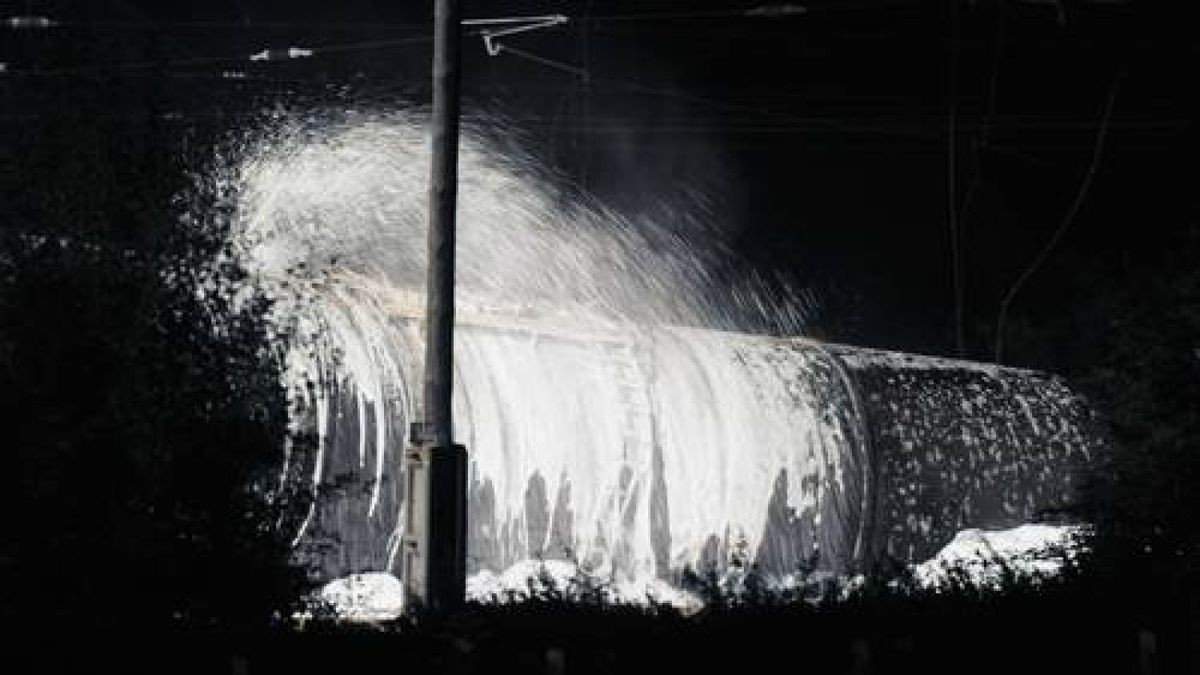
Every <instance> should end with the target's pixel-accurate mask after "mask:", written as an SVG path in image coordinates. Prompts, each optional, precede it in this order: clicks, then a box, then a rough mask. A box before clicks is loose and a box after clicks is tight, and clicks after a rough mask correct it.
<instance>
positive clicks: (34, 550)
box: [0, 79, 303, 630]
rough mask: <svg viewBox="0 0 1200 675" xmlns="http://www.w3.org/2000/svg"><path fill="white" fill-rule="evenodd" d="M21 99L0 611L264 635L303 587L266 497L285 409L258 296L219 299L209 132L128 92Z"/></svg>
mask: <svg viewBox="0 0 1200 675" xmlns="http://www.w3.org/2000/svg"><path fill="white" fill-rule="evenodd" d="M22 94H23V95H24V97H25V98H24V99H23V100H21V101H19V102H18V103H20V104H22V105H20V107H18V108H17V109H18V110H22V109H24V110H28V111H30V112H31V113H36V114H30V115H28V116H24V117H21V118H20V119H19V121H15V120H9V121H7V122H6V123H5V124H4V126H3V129H2V130H0V133H2V134H3V141H2V144H0V147H2V148H3V155H0V228H2V229H0V399H2V403H0V410H2V411H3V413H2V415H3V422H2V424H0V426H2V427H3V429H4V438H5V440H4V455H3V456H4V464H5V466H7V467H8V468H7V470H6V471H5V478H4V488H3V490H0V495H2V496H0V499H2V500H3V503H2V504H0V514H2V515H0V517H2V518H3V525H2V527H0V532H2V533H3V534H2V535H0V578H2V579H3V580H4V581H3V583H2V584H0V618H2V619H3V620H4V622H5V623H6V624H10V625H13V624H17V625H22V626H25V627H53V628H51V629H52V630H58V628H57V626H60V625H72V626H95V627H96V629H97V630H108V629H111V628H113V627H117V626H119V627H121V629H122V630H136V629H135V628H134V627H136V626H143V625H150V626H180V627H190V628H205V629H207V627H209V626H220V627H221V628H222V629H230V628H232V629H237V630H251V629H253V628H255V627H256V626H265V625H267V623H268V622H269V621H270V619H271V616H272V614H273V613H274V612H277V611H278V612H284V611H286V609H287V606H288V605H289V604H290V603H291V602H293V601H294V600H293V599H294V598H295V597H296V593H297V592H298V590H299V586H298V584H299V583H300V582H302V581H303V576H302V575H300V574H299V573H298V572H295V571H293V570H291V569H290V568H289V567H288V566H287V557H286V551H287V548H286V546H287V543H288V542H287V537H288V536H289V534H290V532H292V531H293V530H294V523H293V520H294V518H295V515H296V513H297V511H298V509H299V507H300V506H301V505H300V504H297V503H296V500H295V499H293V498H292V497H293V496H292V495H287V494H278V493H276V492H274V491H273V490H274V486H275V485H276V481H277V479H278V476H277V472H278V466H279V457H280V452H281V448H282V447H283V446H282V443H283V440H284V437H285V434H286V433H287V429H286V423H287V409H286V401H285V398H284V392H283V390H282V387H281V384H280V364H279V362H278V355H277V353H276V352H275V350H273V349H272V347H271V345H272V337H271V336H270V335H269V328H268V326H267V324H266V322H265V318H264V312H265V310H266V304H265V300H264V299H263V298H261V297H256V296H254V295H253V294H251V295H250V296H249V297H248V298H246V299H245V301H244V302H240V303H235V302H234V299H233V296H232V294H231V290H232V289H233V288H235V287H236V286H238V285H239V283H240V282H241V281H243V280H244V273H243V272H242V271H241V270H239V269H238V268H237V266H236V265H234V264H233V263H231V262H218V261H220V260H221V259H222V254H223V253H224V252H225V251H224V249H225V247H226V243H225V242H226V233H227V228H228V225H229V217H230V203H229V198H230V195H229V194H228V190H227V188H226V187H225V186H224V185H223V184H222V183H221V180H220V177H221V175H220V172H219V169H220V166H219V164H218V163H217V162H216V160H215V158H213V157H212V153H213V147H214V146H216V145H218V141H219V139H217V138H207V139H204V138H198V137H197V136H196V134H195V133H182V132H181V131H180V129H179V128H178V127H177V126H172V125H171V123H170V122H169V121H165V120H164V119H163V116H162V114H161V113H162V111H161V109H159V108H158V107H157V106H156V105H155V102H154V101H153V100H152V97H153V92H152V91H148V90H140V89H137V88H136V87H135V86H134V85H132V84H130V82H129V81H121V80H116V79H109V80H103V79H100V80H87V79H81V80H72V81H69V82H57V81H50V82H49V83H48V84H45V85H43V86H29V87H24V88H23V90H22ZM143 97H145V98H143ZM129 101H134V102H136V104H135V105H132V106H131V105H130V104H129V103H128V102H129ZM131 108H132V111H131ZM134 111H136V112H134Z"/></svg>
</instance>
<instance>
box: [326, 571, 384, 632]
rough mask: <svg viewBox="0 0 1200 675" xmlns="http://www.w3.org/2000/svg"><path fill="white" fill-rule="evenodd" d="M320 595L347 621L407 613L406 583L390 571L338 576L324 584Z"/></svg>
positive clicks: (376, 619)
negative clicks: (405, 603)
mask: <svg viewBox="0 0 1200 675" xmlns="http://www.w3.org/2000/svg"><path fill="white" fill-rule="evenodd" d="M319 597H320V599H321V600H323V601H325V602H327V603H329V605H330V606H332V607H333V610H334V613H336V614H337V617H338V618H339V619H341V620H343V621H354V622H370V621H388V620H390V619H395V618H396V617H398V616H400V615H401V614H403V613H404V585H403V584H402V583H401V582H400V580H399V579H397V578H396V577H394V576H392V575H391V574H388V573H387V572H366V573H363V574H351V575H350V576H348V577H344V578H342V579H335V580H333V581H331V582H329V583H327V584H325V586H324V587H323V588H321V591H320V593H319Z"/></svg>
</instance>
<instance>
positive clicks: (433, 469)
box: [403, 0, 467, 612]
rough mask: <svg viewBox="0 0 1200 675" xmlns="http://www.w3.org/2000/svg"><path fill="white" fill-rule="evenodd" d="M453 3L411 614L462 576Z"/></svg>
mask: <svg viewBox="0 0 1200 675" xmlns="http://www.w3.org/2000/svg"><path fill="white" fill-rule="evenodd" d="M459 30H460V28H459V14H458V0H436V4H435V10H434V33H433V37H434V47H433V118H432V119H431V120H430V129H431V133H432V155H433V158H432V168H431V172H430V177H429V235H428V236H429V241H428V244H429V263H428V265H429V269H428V279H427V285H426V297H425V376H424V377H425V383H424V384H425V398H424V403H423V406H424V409H423V416H422V424H419V425H417V429H415V430H414V431H415V432H416V433H414V434H413V438H412V439H411V440H412V446H411V447H410V448H409V450H408V452H407V453H405V469H406V472H407V475H408V489H407V491H406V499H407V509H406V511H407V516H408V517H407V522H406V523H405V530H406V533H405V548H404V558H403V560H404V562H403V565H404V572H403V576H404V583H405V589H406V599H407V602H408V603H409V604H408V607H409V608H410V610H411V611H413V612H421V611H432V612H447V611H453V610H454V609H456V608H457V607H459V606H461V605H462V602H463V599H464V595H465V593H466V570H467V544H466V530H467V498H466V494H467V492H466V490H467V451H466V448H464V447H463V446H461V445H455V444H454V440H453V438H452V435H451V428H452V427H451V423H452V419H451V408H450V405H451V394H452V387H453V383H454V220H455V218H454V216H455V202H456V197H457V193H458V117H459V101H458V85H459V71H458V67H459V37H460V34H459Z"/></svg>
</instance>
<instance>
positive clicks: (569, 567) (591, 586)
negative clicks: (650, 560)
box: [467, 560, 703, 612]
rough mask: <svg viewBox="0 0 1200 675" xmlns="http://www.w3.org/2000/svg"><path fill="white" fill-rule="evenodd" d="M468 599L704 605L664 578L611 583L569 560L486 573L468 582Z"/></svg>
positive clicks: (680, 606)
mask: <svg viewBox="0 0 1200 675" xmlns="http://www.w3.org/2000/svg"><path fill="white" fill-rule="evenodd" d="M467 598H468V599H469V600H473V601H475V602H485V603H508V602H522V601H525V600H530V599H537V598H543V599H562V600H567V601H575V602H580V601H595V600H598V601H600V602H603V603H605V604H613V605H655V604H665V605H671V606H673V607H676V608H677V609H680V610H683V611H685V612H686V611H688V610H697V609H699V608H700V607H701V606H702V605H703V603H702V601H701V600H700V599H699V598H698V597H696V596H695V595H694V594H692V593H689V592H687V591H685V590H682V589H679V588H676V587H674V586H672V585H671V584H669V583H667V582H666V581H663V580H662V579H656V578H646V579H638V580H636V581H623V582H608V581H606V580H603V579H598V578H595V577H592V576H589V575H588V574H587V573H586V572H585V571H582V570H580V569H579V568H578V567H577V566H576V565H575V563H572V562H569V561H565V560H545V561H539V560H524V561H522V562H519V563H516V564H515V565H512V566H511V567H509V568H508V569H506V570H504V571H503V572H501V573H499V574H497V573H495V572H491V571H487V570H485V571H482V572H479V573H477V574H475V575H473V576H471V577H470V578H469V579H467Z"/></svg>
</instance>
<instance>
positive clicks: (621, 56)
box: [0, 0, 1200, 350]
mask: <svg viewBox="0 0 1200 675" xmlns="http://www.w3.org/2000/svg"><path fill="white" fill-rule="evenodd" d="M759 4H761V3H756V2H743V1H742V0H725V1H724V2H716V1H707V2H696V1H692V2H682V1H679V0H676V1H674V2H668V1H666V0H641V1H638V2H633V1H627V0H617V1H610V2H600V1H597V2H482V1H479V0H476V1H473V2H472V1H468V2H465V3H464V7H465V11H464V14H465V15H466V16H468V17H485V16H503V15H519V14H527V13H545V12H556V13H563V14H566V15H568V16H570V17H571V18H572V20H573V21H572V23H571V24H570V25H568V26H566V27H563V28H559V29H555V30H551V31H546V32H544V33H539V34H535V35H529V36H525V37H521V38H517V39H514V40H513V41H512V42H511V44H513V45H514V46H519V47H520V48H522V49H525V50H528V51H529V52H532V53H536V54H537V55H539V56H541V57H544V58H549V59H553V60H555V61H559V62H563V63H569V64H573V65H575V66H579V67H584V68H586V69H587V70H588V71H589V72H590V73H591V79H590V81H589V82H588V83H587V84H586V85H585V84H584V83H583V81H582V80H580V79H579V78H577V77H574V76H572V75H570V74H568V73H565V72H560V71H557V70H554V69H552V68H548V67H545V66H543V65H539V64H535V63H531V62H529V61H524V60H521V59H519V58H516V57H514V56H511V55H509V56H501V57H499V58H493V59H489V58H488V57H487V56H486V55H485V54H484V53H483V50H482V46H481V45H480V44H479V43H478V40H468V41H466V42H465V43H464V47H465V52H464V53H465V55H466V60H465V71H466V72H465V79H464V95H465V97H466V99H467V101H468V103H469V109H470V110H474V111H489V112H499V113H502V114H504V115H506V116H508V117H510V118H511V119H513V120H514V121H515V122H516V123H517V125H518V126H519V127H521V128H523V129H524V130H525V131H526V132H527V134H528V138H529V139H530V141H531V142H532V143H533V144H534V145H535V146H536V149H537V151H538V152H539V153H540V154H542V155H543V156H544V157H545V158H546V159H547V161H549V162H552V163H554V164H555V165H556V166H557V167H558V168H560V169H561V170H562V171H564V172H565V173H566V174H567V175H568V176H569V177H570V178H571V179H572V180H575V181H577V182H579V183H582V184H584V185H586V187H587V188H588V189H590V190H593V191H595V192H596V193H598V194H599V195H601V196H602V197H604V198H606V199H608V200H610V201H612V202H614V203H616V204H618V205H619V206H626V207H634V208H636V207H637V205H639V204H641V203H644V202H646V201H647V200H648V199H651V198H661V199H667V200H671V199H686V194H687V189H688V188H689V186H699V187H700V188H701V189H703V190H705V191H707V192H709V193H711V194H712V195H713V196H714V197H715V198H716V199H717V203H718V204H719V214H720V217H721V218H722V220H724V221H726V222H728V223H731V224H732V226H733V227H736V228H737V232H738V233H739V234H738V241H739V245H740V246H741V247H742V249H743V250H744V252H745V254H746V255H747V256H748V257H750V258H751V259H753V260H755V261H756V262H757V263H758V264H760V265H763V266H765V267H774V268H777V269H783V270H785V271H787V272H789V273H791V274H795V275H797V276H798V277H799V278H800V279H801V280H802V281H803V282H805V283H809V284H812V285H813V286H814V287H815V288H817V290H818V291H819V292H820V294H821V296H822V297H823V298H824V299H825V302H826V304H827V305H829V306H831V307H836V308H837V310H836V311H833V312H830V313H829V317H827V319H826V320H825V323H824V324H823V326H822V327H821V328H820V330H821V331H822V332H823V333H825V334H827V335H830V336H831V337H834V338H837V339H843V340H849V341H854V342H861V343H867V344H875V345H879V346H888V347H899V348H911V349H922V350H936V349H939V348H944V346H945V345H946V344H948V342H947V336H948V335H949V332H950V317H951V316H952V288H951V276H950V248H949V234H948V226H947V220H948V219H947V213H948V202H949V199H950V198H949V189H948V185H949V178H950V176H951V173H950V171H949V166H950V161H951V154H950V153H949V152H948V148H949V147H950V138H951V136H950V132H949V130H950V126H951V124H950V120H951V114H950V110H951V109H952V108H953V109H954V110H956V111H957V112H956V114H955V115H954V126H955V128H956V133H955V135H954V139H955V147H956V148H957V150H956V152H955V153H954V155H953V161H954V163H955V167H956V170H955V174H954V175H955V176H956V181H957V186H958V188H957V192H956V193H955V195H956V199H957V200H958V203H959V206H960V207H961V206H962V204H963V202H964V201H965V200H966V195H967V194H968V193H971V194H972V198H971V202H970V203H971V212H970V214H969V215H968V216H967V217H965V218H964V224H963V230H962V240H963V245H964V248H963V256H964V278H965V279H966V292H965V299H966V303H967V311H968V315H969V316H970V317H974V318H975V319H977V320H979V321H983V320H984V319H983V317H988V316H992V315H994V311H995V307H996V305H997V302H998V300H999V297H1000V296H1001V294H1002V293H1003V289H1004V288H1005V287H1006V286H1007V284H1009V283H1011V281H1012V280H1013V279H1014V278H1015V277H1016V276H1017V274H1019V272H1020V270H1021V269H1022V266H1023V265H1026V264H1027V263H1028V261H1029V259H1030V258H1032V256H1033V255H1034V254H1035V253H1036V251H1037V250H1038V248H1039V247H1040V246H1041V245H1042V244H1043V243H1044V242H1045V241H1046V239H1047V238H1048V237H1049V236H1050V233H1051V232H1052V231H1053V230H1054V228H1055V227H1056V226H1057V225H1058V223H1059V221H1060V219H1061V218H1062V215H1063V213H1064V212H1065V211H1066V210H1067V207H1068V205H1069V204H1070V202H1071V199H1072V198H1073V196H1074V193H1075V190H1076V189H1077V188H1078V186H1079V184H1080V181H1081V180H1082V178H1083V175H1084V173H1085V171H1086V169H1087V166H1088V163H1089V160H1090V158H1091V154H1092V150H1093V146H1094V143H1095V139H1096V135H1097V131H1098V128H1099V124H1098V121H1099V119H1100V117H1101V112H1102V109H1103V107H1104V103H1105V100H1106V98H1107V96H1108V95H1109V92H1110V90H1111V88H1112V87H1113V83H1114V80H1115V79H1116V78H1117V75H1118V73H1119V72H1123V73H1124V75H1123V76H1122V77H1121V81H1120V84H1119V88H1118V89H1117V93H1116V103H1115V107H1114V112H1113V116H1112V122H1111V127H1110V131H1109V137H1108V139H1107V145H1106V149H1105V153H1104V155H1103V156H1102V158H1101V162H1100V165H1099V169H1098V171H1097V175H1096V178H1095V183H1094V185H1093V187H1092V190H1091V192H1090V193H1089V198H1088V201H1087V202H1086V203H1085V205H1084V208H1083V209H1081V211H1080V214H1079V218H1078V220H1077V222H1076V223H1075V224H1074V225H1073V226H1072V229H1071V231H1070V233H1069V234H1068V236H1067V237H1066V238H1065V239H1064V240H1063V242H1062V244H1061V245H1060V247H1059V249H1058V250H1057V251H1056V254H1055V257H1053V258H1052V259H1051V260H1050V261H1049V264H1048V268H1049V269H1051V270H1053V269H1054V267H1055V265H1056V264H1057V262H1058V257H1059V256H1060V255H1061V256H1067V257H1070V256H1077V257H1083V258H1086V257H1087V256H1089V255H1092V254H1093V253H1095V254H1097V255H1099V254H1100V253H1111V252H1112V251H1114V250H1120V249H1125V248H1128V249H1137V248H1139V247H1155V246H1161V245H1162V242H1163V241H1165V240H1169V239H1170V238H1172V237H1179V236H1192V237H1194V236H1195V207H1194V205H1195V198H1194V196H1193V194H1194V188H1195V178H1196V173H1195V171H1194V169H1193V168H1192V163H1191V162H1190V161H1188V158H1187V156H1186V155H1187V154H1189V153H1190V150H1191V147H1190V141H1191V138H1192V134H1191V124H1192V120H1193V118H1194V113H1193V108H1192V107H1191V106H1190V104H1189V103H1187V101H1188V100H1189V99H1190V98H1191V93H1190V91H1189V90H1190V89H1191V88H1192V87H1193V86H1194V83H1195V82H1197V81H1200V77H1197V75H1198V73H1197V72H1196V70H1197V68H1196V65H1195V64H1196V63H1200V59H1198V58H1197V56H1198V55H1197V49H1196V41H1195V39H1194V38H1193V37H1191V36H1190V35H1189V34H1188V29H1189V27H1190V26H1191V24H1189V23H1188V22H1186V21H1184V20H1183V19H1182V14H1181V12H1179V11H1177V10H1176V9H1175V8H1174V5H1171V6H1168V5H1167V3H1150V2H1137V1H1133V0H1131V1H1129V2H1121V1H1120V0H1104V1H1101V0H1090V1H1085V0H1064V1H1063V2H1062V3H1053V2H1049V1H1047V0H1041V1H1038V2H1034V1H1032V0H1006V1H999V0H963V1H962V2H958V3H954V2H949V1H946V2H923V1H920V0H896V1H891V2H861V1H856V0H841V1H839V0H826V1H824V2H813V3H797V4H803V5H804V7H805V9H806V11H805V12H804V13H803V14H800V15H797V16H787V17H780V18H761V17H757V18H756V17H747V16H745V15H744V14H743V13H744V11H745V10H746V9H748V8H753V7H755V6H757V5H759ZM1177 4H1178V5H1184V4H1186V3H1177ZM5 5H6V7H5V11H4V12H2V14H4V15H6V16H7V15H13V14H18V13H25V12H26V11H28V12H30V13H34V14H45V15H49V16H52V17H54V18H56V19H59V20H61V21H62V22H63V23H64V25H63V26H62V27H60V28H59V29H57V30H55V31H50V32H45V33H43V34H36V35H34V34H29V35H15V34H10V35H8V36H6V37H4V38H3V39H2V40H0V49H3V51H0V61H3V62H7V63H8V71H9V72H8V74H7V75H6V76H5V78H4V85H3V86H4V91H5V92H6V94H7V96H8V97H10V101H17V102H18V105H19V100H20V98H21V96H22V93H21V87H26V86H34V85H33V84H31V83H35V82H36V81H37V80H38V79H39V78H41V79H46V78H56V77H57V78H70V77H75V76H78V75H80V74H81V73H87V72H102V71H108V72H117V73H120V74H121V75H122V76H128V77H141V76H145V77H149V76H150V73H151V72H162V71H153V69H150V68H147V67H144V66H145V64H146V63H149V62H151V61H157V62H159V63H162V62H164V61H165V62H166V63H167V67H166V68H165V69H164V71H165V72H166V73H168V74H169V77H168V78H167V81H169V82H170V85H169V86H170V87H171V89H172V96H174V97H175V99H174V100H176V101H182V102H185V103H179V105H180V106H181V107H183V108H184V109H185V110H184V114H185V115H191V116H196V117H203V116H204V115H208V114H212V112H213V110H214V109H217V108H220V106H221V105H223V104H224V102H225V101H226V100H228V99H227V97H228V96H231V95H233V92H231V91H230V88H231V87H235V86H236V87H243V88H254V87H260V88H261V87H267V88H270V87H276V88H288V87H293V86H294V87H298V88H307V89H311V90H319V89H321V88H336V87H341V86H343V85H345V86H347V87H349V88H351V89H353V91H355V92H356V93H357V95H361V96H363V97H366V98H375V99H382V100H385V101H386V100H389V98H395V97H404V98H406V99H408V100H415V101H417V102H424V101H425V100H426V97H427V96H428V89H427V85H426V79H427V72H428V71H427V69H428V63H429V45H428V43H427V42H424V41H422V38H423V37H425V36H428V34H429V25H428V21H429V8H430V7H431V6H432V2H397V1H392V2H383V1H381V0H377V1H374V2H369V1H366V0H343V1H340V2H328V1H324V2H317V1H315V0H272V1H251V0H245V1H242V2H220V1H207V2H166V1H159V2H153V1H150V0H96V1H91V2H64V1H31V2H10V3H5ZM1169 7H1170V8H1169ZM409 39H411V40H414V41H413V42H410V43H407V44H400V45H395V44H392V45H377V46H375V47H373V48H356V49H349V50H344V51H338V52H336V53H327V54H325V55H319V56H318V57H317V58H313V59H310V60H305V61H298V62H295V63H285V64H249V63H246V62H245V61H244V58H243V60H242V61H240V62H239V61H238V60H236V59H233V58H231V59H230V60H222V59H221V58H219V57H240V56H241V55H245V54H249V53H251V52H254V51H258V50H260V49H263V48H266V47H286V46H289V45H301V46H309V47H315V48H320V47H322V46H333V45H343V46H344V45H359V46H360V47H361V46H362V43H367V42H379V41H397V40H409ZM84 43H86V44H87V45H89V47H88V48H86V49H84V48H81V47H79V45H80V44H84ZM119 64H124V65H123V66H120V67H117V66H118V65H119ZM130 64H133V65H130ZM231 68H238V69H243V70H245V71H246V72H247V74H248V75H249V76H250V80H248V81H246V82H245V83H243V84H239V85H233V84H231V83H230V82H228V81H223V80H221V79H220V73H221V71H222V70H226V69H231ZM34 69H37V70H39V71H41V74H40V75H38V74H31V71H33V70H34ZM89 69H90V70H89ZM10 108H11V106H10ZM1188 233H1191V234H1190V235H1189V234H1188ZM1062 288H1063V287H1062V286H1061V285H1060V284H1058V280H1057V278H1056V276H1055V274H1054V273H1053V272H1052V271H1051V272H1047V273H1040V274H1039V276H1037V277H1036V278H1035V279H1034V280H1033V282H1032V283H1031V285H1030V286H1029V289H1028V297H1029V299H1028V300H1027V301H1026V302H1028V303H1030V305H1032V306H1035V307H1038V306H1040V307H1041V308H1042V309H1043V310H1047V308H1049V309H1050V310H1052V309H1053V307H1054V306H1056V305H1058V304H1062V303H1071V302H1079V301H1081V299H1078V298H1071V297H1067V296H1064V295H1063V293H1064V292H1065V291H1063V290H1062Z"/></svg>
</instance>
